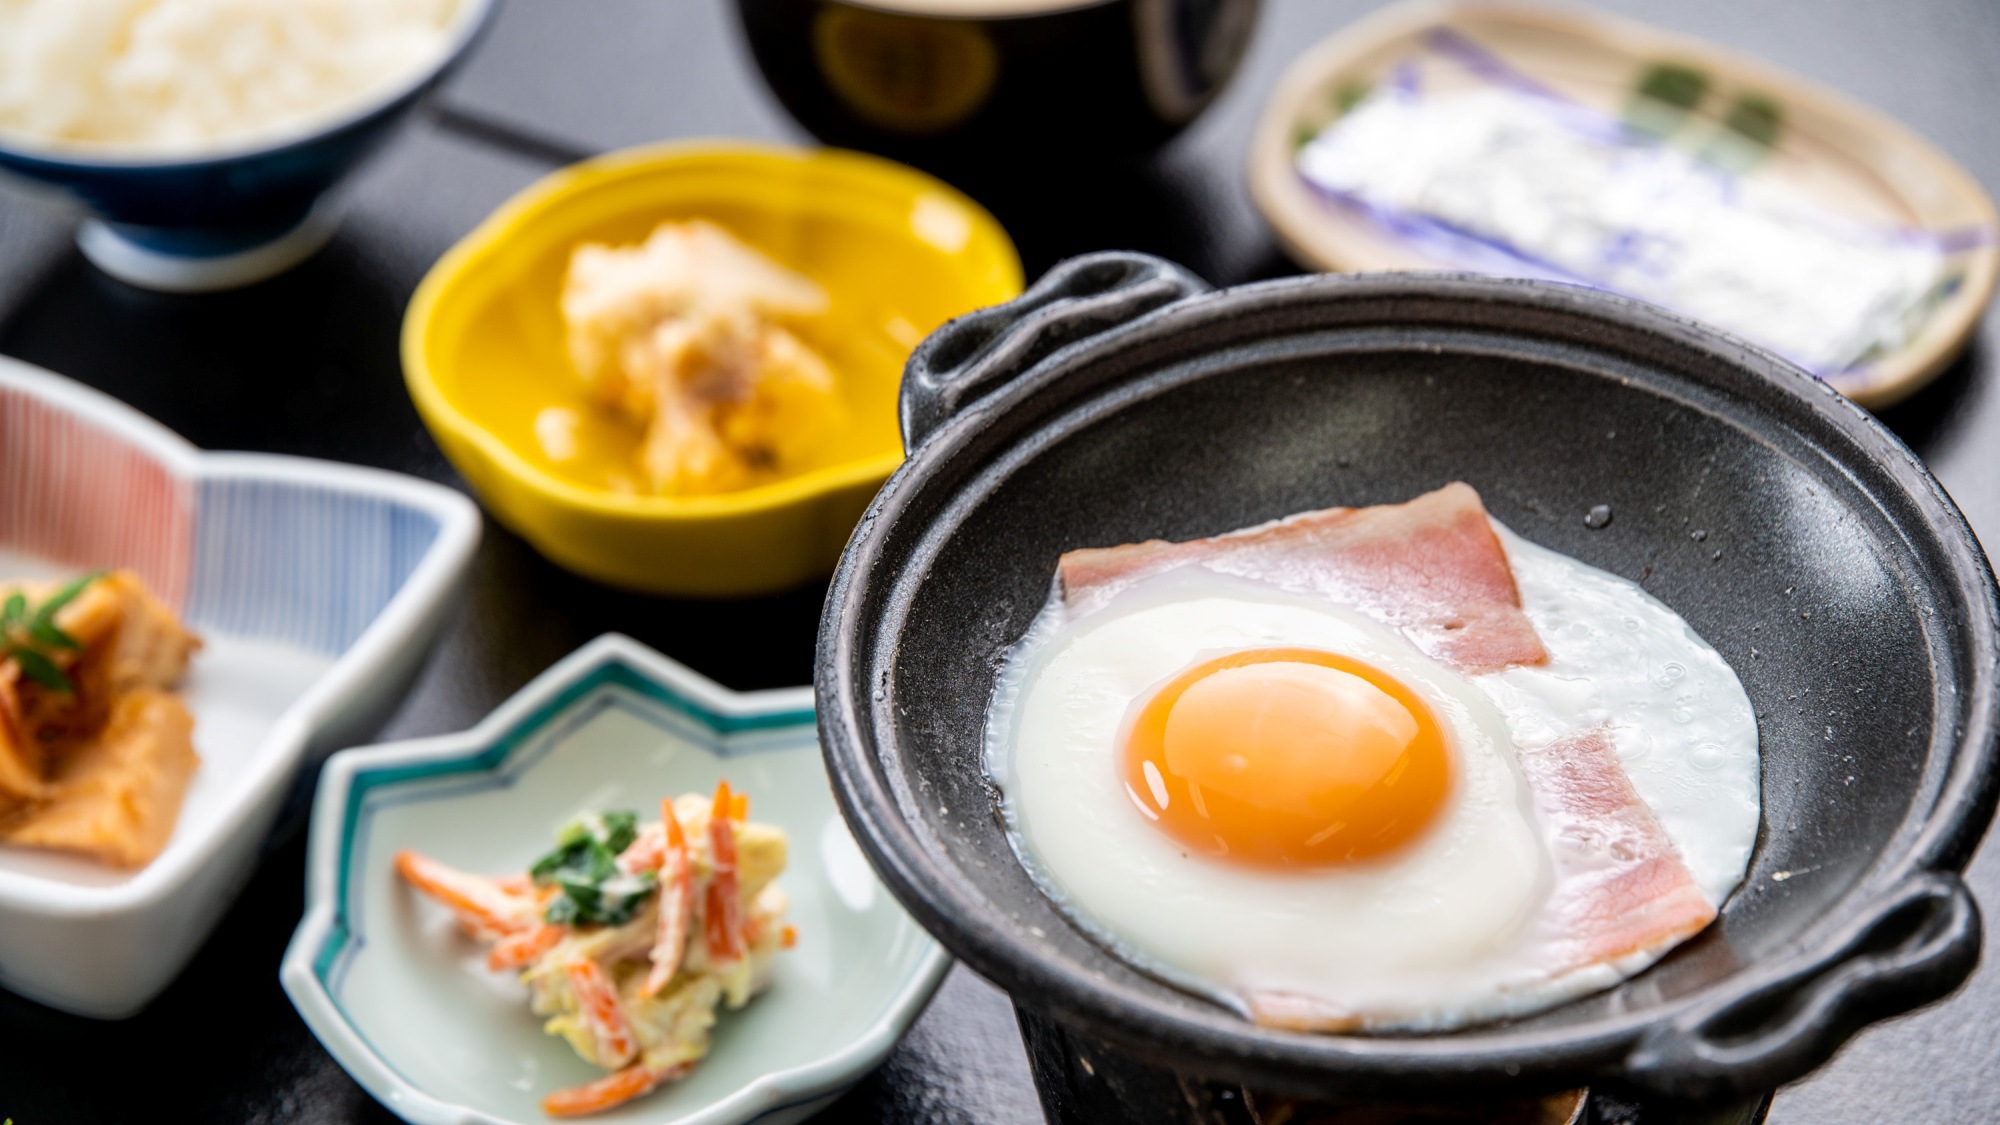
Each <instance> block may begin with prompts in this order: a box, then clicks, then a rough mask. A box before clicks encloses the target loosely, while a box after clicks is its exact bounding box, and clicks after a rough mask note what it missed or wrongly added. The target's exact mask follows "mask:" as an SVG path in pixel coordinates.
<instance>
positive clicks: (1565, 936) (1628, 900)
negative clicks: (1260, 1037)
mask: <svg viewBox="0 0 2000 1125" xmlns="http://www.w3.org/2000/svg"><path fill="white" fill-rule="evenodd" d="M1520 761H1521V769H1522V772H1523V773H1525V774H1526V775H1527V779H1528V786H1529V788H1530V789H1531V790H1532V792H1533V793H1534V798H1535V807H1536V810H1537V811H1538V812H1539V814H1540V815H1541V818H1542V820H1543V823H1544V825H1545V827H1546V828H1547V829H1548V830H1549V833H1550V838H1551V839H1552V840H1553V841H1554V848H1553V849H1552V850H1553V857H1552V858H1553V859H1554V863H1555V881H1554V884H1553V886H1552V887H1551V889H1550V891H1549V898H1548V900H1547V901H1546V902H1545V903H1543V905H1542V909H1541V913H1540V916H1539V917H1538V918H1537V919H1536V921H1535V922H1534V924H1533V925H1532V926H1531V927H1530V928H1529V929H1528V930H1527V931H1526V932H1525V933H1524V934H1523V935H1522V937H1521V939H1520V944H1519V946H1518V947H1517V948H1516V949H1515V950H1514V952H1513V953H1512V954H1511V955H1510V956H1509V958H1508V962H1509V963H1508V964H1507V965H1506V966H1504V967H1503V969H1504V971H1505V972H1506V973H1507V974H1508V975H1509V976H1510V977H1511V979H1512V980H1513V981H1514V982H1515V987H1517V988H1518V989H1519V990H1520V993H1521V994H1522V995H1523V996H1526V997H1528V998H1530V1003H1529V1005H1528V1007H1529V1009H1533V1008H1540V1007H1543V1006H1545V1004H1546V1003H1547V1002H1551V1001H1559V1000H1562V999H1566V998H1568V997H1571V996H1576V995H1581V994H1583V993H1585V992H1592V991H1596V990H1597V989H1599V988H1603V987H1605V986H1607V985H1608V984H1609V983H1610V982H1609V981H1608V980H1606V979H1603V978H1602V977H1601V976H1598V975H1592V974H1589V973H1587V972H1585V970H1589V969H1593V968H1596V967H1598V966H1606V965H1616V966H1617V967H1618V969H1619V974H1620V975H1621V976H1622V975H1625V974H1629V973H1634V972H1637V971H1638V970H1640V969H1642V968H1644V967H1645V966H1646V965H1648V964H1651V963H1652V962H1653V961H1655V960H1657V959H1658V958H1660V957H1661V956H1663V955H1664V954H1665V953H1666V952H1667V951H1668V950H1670V949H1672V948H1673V947H1674V946H1676V945H1679V944H1680V943H1681V942H1683V941H1685V940H1687V939H1688V938H1689V937H1692V936H1693V935H1695V934H1696V933H1698V932H1700V931H1701V929H1702V927H1704V926H1706V925H1708V924H1709V923H1710V922H1711V921H1713V920H1714V919H1715V907H1714V906H1713V905H1711V904H1710V903H1709V901H1708V899H1706V898H1705V897H1703V895H1702V893H1701V888H1700V887H1698V886H1697V885H1696V884H1695V881H1694V876H1693V875H1692V874H1690V873H1689V871H1688V869H1687V865H1686V864H1685V863H1683V862H1681V857H1680V853H1679V852H1678V851H1677V850H1675V848H1674V843H1673V840H1672V838H1671V837H1669V836H1668V835H1667V832H1666V829H1665V828H1663V827H1661V826H1660V822H1659V818H1658V817H1656V816H1654V815H1653V810H1652V809H1651V808H1650V807H1648V806H1647V804H1646V802H1645V800H1644V799H1643V798H1641V797H1640V796H1639V793H1638V791H1637V790H1635V789H1634V788H1632V782H1631V779H1630V778H1628V777H1627V776H1626V775H1625V767H1623V766H1622V765H1620V764H1619V763H1618V755H1617V753H1616V752H1615V750H1614V749H1613V747H1612V744H1611V737H1610V734H1609V732H1607V731H1605V730H1604V729H1602V728H1594V729H1591V730H1586V731H1579V732H1576V733H1574V734H1570V735H1567V736H1565V737H1563V738H1560V739H1557V740H1556V741H1555V742H1553V743H1551V744H1549V745H1548V746H1544V747H1542V748H1540V749H1537V750H1529V751H1523V752H1522V753H1521V756H1520ZM1535 998H1539V1001H1537V1000H1536V999H1535ZM1245 1000H1246V1001H1247V1003H1248V1005H1249V1009H1250V1018H1251V1019H1252V1020H1254V1021H1255V1022H1257V1023H1259V1024H1262V1025H1264V1026H1266V1027H1279V1028H1286V1029H1288V1030H1292V1031H1319V1032H1342V1031H1356V1030H1360V1029H1362V1028H1365V1027H1367V1026H1369V1025H1371V1024H1379V1023H1381V1022H1382V1019H1381V1014H1378V1013H1370V1012H1364V1011H1358V1010H1356V1009H1354V1008H1352V1007H1349V1006H1346V1005H1343V1004H1340V1003H1338V1002H1336V1001H1334V1000H1332V999H1328V998H1325V997H1318V996H1303V995H1297V994H1292V993H1280V992H1263V993H1253V994H1251V995H1249V996H1247V997H1245ZM1489 1014H1502V1013H1499V1012H1494V1013H1489ZM1388 1015H1390V1016H1391V1018H1393V1016H1394V1015H1395V1013H1388Z"/></svg>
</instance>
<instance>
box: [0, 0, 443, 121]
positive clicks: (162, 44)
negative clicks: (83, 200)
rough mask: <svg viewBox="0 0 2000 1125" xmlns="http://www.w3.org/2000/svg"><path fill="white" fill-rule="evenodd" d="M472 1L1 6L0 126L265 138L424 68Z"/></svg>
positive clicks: (57, 1) (217, 0)
mask: <svg viewBox="0 0 2000 1125" xmlns="http://www.w3.org/2000/svg"><path fill="white" fill-rule="evenodd" d="M468 2H469V0H0V131H5V132H11V133H15V134H20V135H25V136H27V137H30V138H33V139H36V140H40V141H43V142H45V143H46V142H52V143H56V144H66V145H78V146H93V147H95V146H115V147H118V148H132V149H140V150H145V151H150V152H185V151H195V150H201V149H211V148H217V147H225V146H230V145H234V144H237V143H242V142H247V141H255V140H258V139H262V138H266V137H275V136H278V135H282V134H284V133H287V132H291V131H294V130H296V129H298V128H300V127H301V126H304V125H307V124H309V123H311V122H312V121H314V120H316V119H323V118H327V117H332V116H335V115H337V114H339V113H340V112H342V111H343V110H348V109H352V108H355V107H357V106H359V105H361V104H362V103H364V102H366V101H367V100H368V99H369V98H370V97H371V96H374V95H377V94H379V93H381V92H383V91H385V90H386V89H387V88H388V87H390V86H393V85H394V84H396V83H397V82H398V81H400V80H403V79H406V78H408V77H409V76H410V75H412V74H414V73H416V72H417V71H419V70H421V69H423V68H424V67H426V66H429V65H430V64H432V63H434V62H435V61H436V60H437V59H438V57H439V56H440V55H442V54H443V53H444V51H445V50H446V49H447V47H448V46H449V43H450V40H451V33H452V31H453V27H454V24H455V22H456V19H457V17H458V15H459V14H460V9H461V8H462V7H464V6H465V5H466V4H467V3H468Z"/></svg>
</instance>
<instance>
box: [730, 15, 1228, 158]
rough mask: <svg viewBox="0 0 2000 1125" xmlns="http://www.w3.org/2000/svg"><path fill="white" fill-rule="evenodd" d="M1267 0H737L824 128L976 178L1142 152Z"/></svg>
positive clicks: (773, 79) (1191, 108) (762, 56)
mask: <svg viewBox="0 0 2000 1125" xmlns="http://www.w3.org/2000/svg"><path fill="white" fill-rule="evenodd" d="M1257 3H1258V0H1085V2H1083V3H1077V2H1076V0H1048V2H1041V0H875V2H873V3H860V2H856V0H737V11H738V13H739V15H740V16H741V18H742V25H743V30H744V33H745V35H746V37H747V38H748V40H749V43H750V48H751V51H752V53H753V54H754V55H755V57H756V60H757V65H758V67H759V68H760V69H761V70H762V71H763V74H764V78H765V80H766V81H768V82H769V83H770V85H771V88H772V90H773V91H774V92H776V94H777V95H778V99H779V101H781V102H783V103H784V106H785V108H786V109H787V110H789V111H790V112H791V114H792V115H793V116H794V117H796V118H798V120H799V122H800V123H801V124H803V125H804V126H805V127H806V128H807V129H808V130H810V131H811V132H812V133H813V134H814V135H815V136H817V137H819V138H820V139H821V140H823V141H825V142H827V143H829V144H834V145H839V146H842V147H845V148H858V149H865V150H867V151H870V152H876V153H881V154H883V155H886V156H890V157H894V158H896V159H899V160H904V161H907V162H909V163H913V164H918V165H921V166H924V167H927V168H931V169H933V170H937V171H944V172H946V173H947V174H964V175H971V176H974V177H975V178H977V177H978V176H979V174H980V173H981V172H990V171H991V170H993V169H995V168H998V167H1002V166H1005V165H1009V164H1026V163H1034V164H1035V165H1036V166H1038V167H1045V166H1046V161H1047V159H1048V158H1049V157H1050V156H1063V155H1069V156H1087V157H1090V158H1092V159H1101V158H1104V157H1107V156H1120V155H1133V154H1140V153H1144V152H1147V151H1149V150H1151V149H1152V148H1154V147H1156V146H1158V145H1159V144H1161V143H1162V142H1164V141H1165V140H1167V139H1168V138H1170V137H1172V136H1173V135H1174V134H1175V133H1177V132H1178V131H1180V129H1182V128H1183V127H1185V126H1186V125H1187V124H1188V123H1189V122H1191V121H1193V120H1194V119H1195V117H1196V116H1197V115H1198V114H1200V112H1201V111H1202V109H1203V108H1204V107H1206V106H1207V105H1208V103H1209V102H1210V101H1211V100H1212V99H1213V98H1214V97H1215V95H1216V93H1217V92H1218V91H1219V90H1221V89H1222V87H1223V85H1224V84H1226V83H1227V82H1228V80H1229V78H1230V76H1231V75H1232V74H1234V73H1235V70H1236V65H1237V63H1238V61H1239V60H1240V59H1241V57H1242V54H1243V48H1244V45H1245V43H1246V41H1247V40H1248V38H1249V34H1250V30H1251V27H1252V25H1253V24H1254V22H1255V19H1256V13H1257Z"/></svg>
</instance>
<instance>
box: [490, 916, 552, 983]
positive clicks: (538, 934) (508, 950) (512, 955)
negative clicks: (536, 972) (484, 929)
mask: <svg viewBox="0 0 2000 1125" xmlns="http://www.w3.org/2000/svg"><path fill="white" fill-rule="evenodd" d="M567 933H569V927H567V926H556V925H550V924H548V923H543V924H542V925H539V926H536V927H535V928H534V929H532V930H522V931H520V932H519V933H513V934H508V935H507V936H506V937H503V938H501V939H500V940H499V941H498V942H495V943H494V945H493V948H492V949H490V950H488V951H487V952H486V967H487V968H489V969H492V970H494V971H495V972H498V971H500V970H501V969H518V968H520V967H521V966H523V965H526V964H528V963H529V962H531V961H533V960H534V959H535V958H537V957H540V956H541V955H542V954H544V953H547V952H548V951H549V950H551V949H554V948H555V947H556V943H557V942H559V941H561V940H562V939H563V935H564V934H567Z"/></svg>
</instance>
